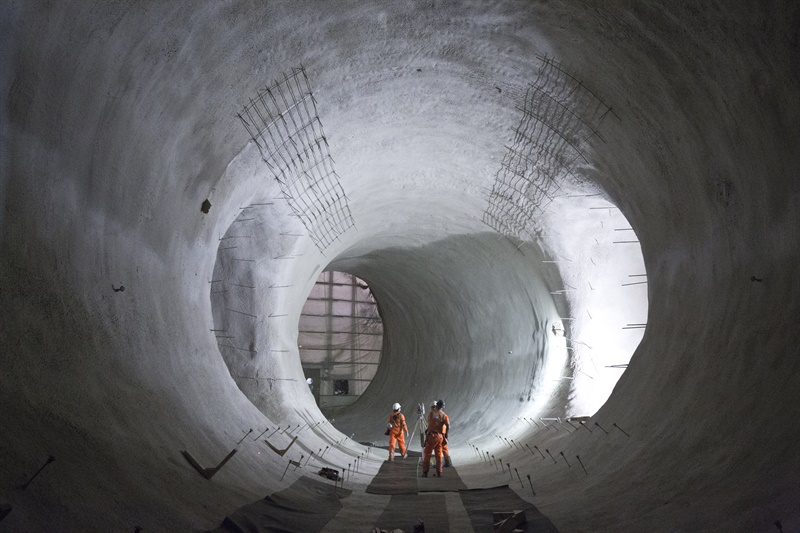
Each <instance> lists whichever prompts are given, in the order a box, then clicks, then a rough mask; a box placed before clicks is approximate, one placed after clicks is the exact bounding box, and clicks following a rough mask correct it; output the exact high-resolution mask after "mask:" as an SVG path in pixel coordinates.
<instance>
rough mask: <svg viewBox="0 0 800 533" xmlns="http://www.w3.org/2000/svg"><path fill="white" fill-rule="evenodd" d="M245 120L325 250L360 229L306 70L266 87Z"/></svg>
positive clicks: (287, 195) (266, 160) (290, 199)
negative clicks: (354, 218) (337, 168)
mask: <svg viewBox="0 0 800 533" xmlns="http://www.w3.org/2000/svg"><path fill="white" fill-rule="evenodd" d="M238 116H239V119H240V120H241V121H242V125H243V126H244V128H245V129H246V130H247V133H248V134H249V135H250V138H251V139H252V140H253V142H254V143H256V146H258V149H259V151H260V152H261V159H262V160H263V161H264V163H266V165H267V167H269V169H270V171H271V172H272V175H273V176H274V177H275V180H277V182H278V184H279V186H280V190H281V193H282V195H283V198H284V199H285V200H286V201H287V202H288V204H289V207H290V208H291V210H292V213H293V214H294V215H295V216H297V217H298V218H300V220H301V221H302V223H303V226H304V227H305V228H306V231H308V235H309V237H310V238H311V240H312V241H313V242H314V244H315V245H316V246H317V248H318V249H319V250H320V252H323V253H324V251H325V249H326V248H328V246H330V245H331V244H332V243H333V242H334V241H335V240H337V239H338V238H339V237H340V236H341V235H342V234H343V233H344V232H346V231H347V230H348V229H349V228H351V227H355V222H354V221H353V217H352V214H351V212H350V206H349V204H348V198H347V196H346V195H345V193H344V189H343V188H342V185H341V180H340V178H339V176H338V174H336V171H335V170H334V166H333V164H334V161H333V158H332V157H331V155H330V153H329V151H328V148H329V147H328V140H327V138H326V137H325V132H324V130H323V129H322V122H321V121H320V119H319V115H318V114H317V102H316V100H315V99H314V95H313V93H312V92H311V84H310V83H309V81H308V76H307V75H306V71H305V69H304V68H303V67H302V66H301V67H300V68H293V69H292V71H291V72H290V73H289V74H284V75H283V78H281V79H280V80H278V81H275V82H274V83H273V85H271V86H267V87H264V89H263V90H261V91H259V92H258V93H257V94H256V96H255V98H251V99H250V103H249V104H247V105H246V106H244V109H243V110H242V112H241V113H239V115H238Z"/></svg>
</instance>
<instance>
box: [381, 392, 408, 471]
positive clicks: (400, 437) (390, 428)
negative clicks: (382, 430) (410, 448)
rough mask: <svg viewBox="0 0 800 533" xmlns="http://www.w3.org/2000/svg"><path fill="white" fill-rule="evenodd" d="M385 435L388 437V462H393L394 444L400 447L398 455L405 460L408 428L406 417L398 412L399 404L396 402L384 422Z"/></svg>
mask: <svg viewBox="0 0 800 533" xmlns="http://www.w3.org/2000/svg"><path fill="white" fill-rule="evenodd" d="M386 434H387V435H389V460H390V461H393V460H394V447H395V443H397V444H399V445H400V454H401V455H402V457H403V459H405V458H406V455H407V454H406V439H407V438H408V426H406V417H405V416H403V413H401V412H400V404H399V403H397V402H395V403H394V405H392V414H390V415H389V418H388V419H387V421H386Z"/></svg>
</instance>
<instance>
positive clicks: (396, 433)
mask: <svg viewBox="0 0 800 533" xmlns="http://www.w3.org/2000/svg"><path fill="white" fill-rule="evenodd" d="M395 444H399V445H400V455H405V454H406V437H405V435H403V430H402V429H399V430H397V429H391V430H389V460H392V459H394V447H395Z"/></svg>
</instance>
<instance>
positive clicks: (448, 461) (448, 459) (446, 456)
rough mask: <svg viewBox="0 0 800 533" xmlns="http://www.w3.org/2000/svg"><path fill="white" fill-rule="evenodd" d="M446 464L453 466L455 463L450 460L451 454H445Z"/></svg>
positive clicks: (446, 465)
mask: <svg viewBox="0 0 800 533" xmlns="http://www.w3.org/2000/svg"><path fill="white" fill-rule="evenodd" d="M444 466H445V468H447V467H448V466H453V463H452V462H450V456H449V455H445V456H444Z"/></svg>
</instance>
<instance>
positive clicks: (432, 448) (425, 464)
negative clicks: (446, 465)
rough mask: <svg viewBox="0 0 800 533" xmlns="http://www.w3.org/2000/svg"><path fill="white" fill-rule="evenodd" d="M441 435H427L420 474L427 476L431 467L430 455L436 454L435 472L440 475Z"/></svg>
mask: <svg viewBox="0 0 800 533" xmlns="http://www.w3.org/2000/svg"><path fill="white" fill-rule="evenodd" d="M442 438H443V437H442V434H441V433H428V438H427V439H426V440H425V453H424V454H423V456H422V473H423V474H427V473H428V470H429V469H430V466H431V455H432V454H433V453H434V452H435V453H436V472H438V473H440V474H441V473H442Z"/></svg>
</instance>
